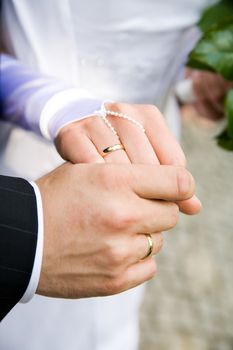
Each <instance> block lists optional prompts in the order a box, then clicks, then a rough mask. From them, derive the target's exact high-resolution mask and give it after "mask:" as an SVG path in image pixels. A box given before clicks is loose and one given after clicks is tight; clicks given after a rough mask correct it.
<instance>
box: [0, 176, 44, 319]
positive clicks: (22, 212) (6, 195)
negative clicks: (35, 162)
mask: <svg viewBox="0 0 233 350" xmlns="http://www.w3.org/2000/svg"><path fill="white" fill-rule="evenodd" d="M37 229H38V222H37V207H36V197H35V193H34V189H33V187H32V186H31V185H30V184H29V183H28V182H27V181H26V180H23V179H20V178H13V177H8V176H1V175H0V320H2V319H3V317H4V316H5V315H6V314H7V313H8V312H9V311H10V310H11V309H12V308H13V307H14V306H15V304H17V302H18V301H19V300H20V299H21V297H22V296H23V294H24V292H25V291H26V288H27V286H28V283H29V281H30V277H31V273H32V268H33V263H34V258H35V252H36V244H37Z"/></svg>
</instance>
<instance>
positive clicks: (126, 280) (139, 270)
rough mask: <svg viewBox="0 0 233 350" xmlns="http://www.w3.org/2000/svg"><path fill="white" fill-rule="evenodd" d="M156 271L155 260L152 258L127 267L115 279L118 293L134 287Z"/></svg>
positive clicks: (152, 275) (149, 277)
mask: <svg viewBox="0 0 233 350" xmlns="http://www.w3.org/2000/svg"><path fill="white" fill-rule="evenodd" d="M156 272H157V266H156V262H155V260H154V259H153V258H148V259H145V260H141V261H139V262H138V263H136V264H133V265H131V266H129V267H128V268H127V270H126V271H125V272H124V273H122V274H121V276H120V278H119V279H118V281H116V283H115V285H116V289H117V290H118V293H120V292H123V291H124V290H128V289H130V288H134V287H136V286H138V285H140V284H142V283H144V282H146V281H148V280H150V279H151V278H153V277H154V276H155V274H156Z"/></svg>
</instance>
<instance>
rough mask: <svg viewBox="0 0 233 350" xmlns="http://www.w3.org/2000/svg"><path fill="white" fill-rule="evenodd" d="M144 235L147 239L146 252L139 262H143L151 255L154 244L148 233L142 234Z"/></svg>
mask: <svg viewBox="0 0 233 350" xmlns="http://www.w3.org/2000/svg"><path fill="white" fill-rule="evenodd" d="M144 235H145V236H146V238H147V241H148V251H147V253H146V255H145V256H144V257H143V258H142V259H141V260H145V259H146V258H148V257H149V256H151V255H152V252H153V248H154V243H153V239H152V236H151V234H150V233H144Z"/></svg>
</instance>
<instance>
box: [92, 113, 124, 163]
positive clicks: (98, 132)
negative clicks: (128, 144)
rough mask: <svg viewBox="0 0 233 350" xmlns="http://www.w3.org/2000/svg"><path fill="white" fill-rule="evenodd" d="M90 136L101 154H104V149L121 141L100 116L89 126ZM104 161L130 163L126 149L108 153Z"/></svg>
mask: <svg viewBox="0 0 233 350" xmlns="http://www.w3.org/2000/svg"><path fill="white" fill-rule="evenodd" d="M93 125H94V127H93ZM88 136H89V138H90V139H91V141H92V142H93V144H94V145H95V147H96V149H97V151H98V152H99V154H102V155H103V150H104V149H106V148H107V147H109V146H113V145H116V144H119V143H121V141H120V140H119V138H118V137H117V136H116V135H114V133H113V132H112V130H110V128H109V127H108V126H107V125H106V124H105V123H104V121H103V120H102V119H100V118H96V120H95V124H93V121H92V124H91V125H90V126H89V128H88ZM123 146H124V144H123ZM104 161H105V162H106V163H130V160H129V158H128V156H127V154H126V152H125V151H124V150H117V151H114V152H111V153H107V154H106V155H105V156H104Z"/></svg>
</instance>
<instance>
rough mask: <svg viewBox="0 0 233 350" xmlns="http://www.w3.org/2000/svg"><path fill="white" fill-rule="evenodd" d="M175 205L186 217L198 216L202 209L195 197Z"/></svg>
mask: <svg viewBox="0 0 233 350" xmlns="http://www.w3.org/2000/svg"><path fill="white" fill-rule="evenodd" d="M176 204H177V205H178V206H179V210H180V211H181V212H182V213H184V214H187V215H195V214H198V213H199V212H200V210H201V208H202V204H201V202H200V200H199V199H198V198H197V197H196V196H195V195H194V196H193V197H192V198H190V199H187V200H185V201H180V202H176Z"/></svg>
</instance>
